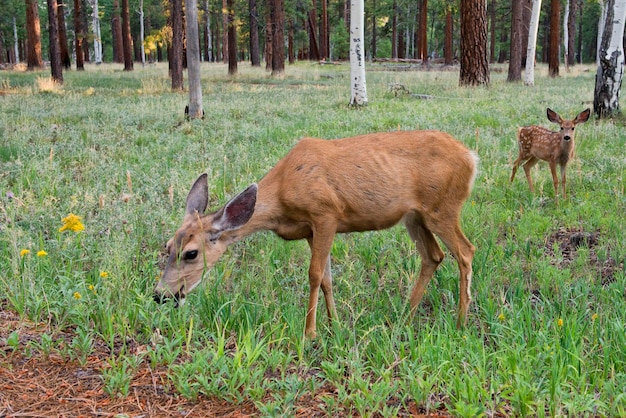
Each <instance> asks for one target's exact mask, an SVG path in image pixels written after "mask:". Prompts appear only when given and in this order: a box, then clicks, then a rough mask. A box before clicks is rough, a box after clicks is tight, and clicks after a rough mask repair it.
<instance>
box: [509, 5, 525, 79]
mask: <svg viewBox="0 0 626 418" xmlns="http://www.w3.org/2000/svg"><path fill="white" fill-rule="evenodd" d="M509 51H510V52H509V74H508V77H507V79H506V81H509V82H515V81H520V80H521V79H522V74H521V71H522V2H521V1H520V0H511V46H510V49H509Z"/></svg>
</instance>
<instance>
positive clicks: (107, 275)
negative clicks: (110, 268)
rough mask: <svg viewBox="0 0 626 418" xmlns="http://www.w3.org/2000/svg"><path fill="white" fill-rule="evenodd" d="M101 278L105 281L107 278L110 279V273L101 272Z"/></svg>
mask: <svg viewBox="0 0 626 418" xmlns="http://www.w3.org/2000/svg"><path fill="white" fill-rule="evenodd" d="M100 277H102V278H103V279H106V278H107V277H109V273H108V272H106V271H101V272H100Z"/></svg>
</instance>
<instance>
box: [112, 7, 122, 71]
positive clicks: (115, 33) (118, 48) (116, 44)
mask: <svg viewBox="0 0 626 418" xmlns="http://www.w3.org/2000/svg"><path fill="white" fill-rule="evenodd" d="M111 37H112V38H113V39H112V40H113V61H115V62H117V63H118V64H123V63H124V43H123V41H122V18H121V17H120V5H119V1H118V0H113V16H112V17H111Z"/></svg>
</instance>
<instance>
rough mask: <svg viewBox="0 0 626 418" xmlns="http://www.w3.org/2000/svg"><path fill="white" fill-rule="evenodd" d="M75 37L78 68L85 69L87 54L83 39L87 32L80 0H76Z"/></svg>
mask: <svg viewBox="0 0 626 418" xmlns="http://www.w3.org/2000/svg"><path fill="white" fill-rule="evenodd" d="M74 38H75V45H74V46H75V50H76V51H75V52H76V70H77V71H83V70H84V69H85V59H84V58H85V54H84V52H83V39H84V38H85V32H84V29H83V15H82V4H81V1H80V0H74Z"/></svg>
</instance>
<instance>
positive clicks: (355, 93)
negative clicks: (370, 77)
mask: <svg viewBox="0 0 626 418" xmlns="http://www.w3.org/2000/svg"><path fill="white" fill-rule="evenodd" d="M363 3H364V0H351V1H350V83H351V97H350V105H354V106H365V105H367V89H366V87H365V47H364V44H365V37H364V26H365V13H364V11H365V10H364V6H363Z"/></svg>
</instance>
